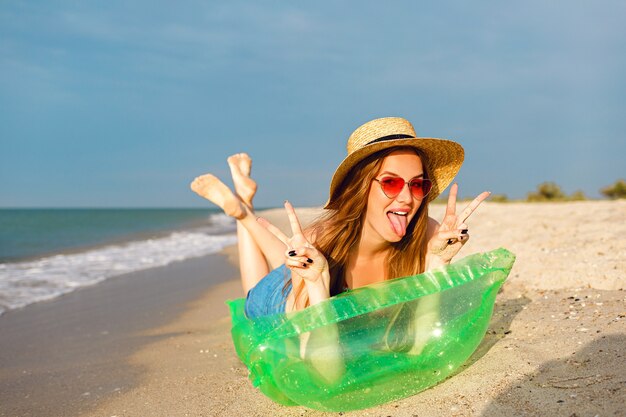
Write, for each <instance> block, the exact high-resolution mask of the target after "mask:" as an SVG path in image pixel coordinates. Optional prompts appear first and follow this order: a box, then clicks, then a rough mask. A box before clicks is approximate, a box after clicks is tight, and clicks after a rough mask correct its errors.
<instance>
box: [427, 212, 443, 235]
mask: <svg viewBox="0 0 626 417" xmlns="http://www.w3.org/2000/svg"><path fill="white" fill-rule="evenodd" d="M439 226H440V225H439V222H438V221H437V220H435V219H433V218H432V217H429V218H428V225H427V226H426V236H427V237H428V239H430V238H431V237H432V236H433V235H434V234H435V233H437V231H438V230H439Z"/></svg>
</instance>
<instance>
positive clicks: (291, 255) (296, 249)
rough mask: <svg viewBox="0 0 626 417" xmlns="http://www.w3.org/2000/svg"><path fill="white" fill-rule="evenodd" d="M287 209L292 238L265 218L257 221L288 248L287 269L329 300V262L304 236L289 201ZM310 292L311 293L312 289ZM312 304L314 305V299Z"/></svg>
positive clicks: (286, 203)
mask: <svg viewBox="0 0 626 417" xmlns="http://www.w3.org/2000/svg"><path fill="white" fill-rule="evenodd" d="M285 209H286V210H287V215H288V216H289V223H290V225H291V232H292V233H293V236H292V237H288V236H286V235H285V234H284V233H283V232H281V231H280V229H278V228H277V227H276V226H274V225H272V224H271V223H270V222H268V221H267V220H265V219H263V218H260V217H259V218H258V219H257V221H258V222H259V223H260V224H261V225H262V226H264V227H265V228H266V229H267V230H268V231H269V232H270V233H272V234H273V235H274V236H276V237H277V238H278V239H279V240H281V241H282V242H283V243H284V244H285V246H286V247H287V250H286V252H285V265H286V266H287V268H289V269H290V270H291V272H292V273H294V274H297V275H298V276H300V277H301V278H302V279H304V280H305V284H306V285H307V288H308V287H310V286H311V285H313V286H315V287H316V289H317V291H315V292H319V291H320V290H322V292H325V293H326V294H327V295H326V296H325V298H328V296H329V295H330V294H329V291H328V289H329V288H330V287H329V285H330V274H329V271H328V262H327V261H326V258H325V257H324V255H323V254H322V253H321V252H320V251H318V250H317V249H316V248H315V246H313V245H312V244H311V243H310V242H309V241H308V240H307V238H306V237H305V236H304V233H303V232H302V226H301V225H300V221H299V220H298V216H296V212H295V210H294V209H293V206H292V205H291V203H289V202H288V201H285ZM309 292H311V288H310V289H309ZM309 295H310V296H311V294H309ZM311 304H314V303H313V299H312V298H311Z"/></svg>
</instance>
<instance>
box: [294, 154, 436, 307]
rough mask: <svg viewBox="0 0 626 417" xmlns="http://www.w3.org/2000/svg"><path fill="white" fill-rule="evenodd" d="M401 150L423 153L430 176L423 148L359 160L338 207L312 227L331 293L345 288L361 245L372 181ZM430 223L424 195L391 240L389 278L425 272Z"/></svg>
mask: <svg viewBox="0 0 626 417" xmlns="http://www.w3.org/2000/svg"><path fill="white" fill-rule="evenodd" d="M398 150H409V151H411V152H414V153H415V154H416V155H417V156H419V157H420V159H421V160H422V166H423V167H424V178H429V177H428V174H429V173H428V171H427V167H428V161H427V158H426V155H425V154H424V153H423V152H421V151H420V150H419V149H416V148H413V147H393V148H388V149H385V150H382V151H380V152H377V153H375V154H373V155H370V156H369V157H367V158H365V159H363V160H362V161H360V162H359V163H358V164H356V165H355V166H354V168H353V169H352V170H351V171H350V173H349V174H348V175H347V176H346V178H345V180H344V182H343V184H342V186H341V187H340V192H339V195H337V196H336V202H337V204H336V206H337V207H338V208H337V209H336V210H329V211H328V212H327V213H325V214H324V215H323V216H322V217H320V218H319V219H318V220H317V221H315V222H314V223H313V224H312V225H311V226H310V227H309V230H311V231H312V236H314V242H313V244H314V245H315V247H316V248H317V249H318V250H319V251H320V252H322V253H323V254H324V256H325V257H326V260H327V261H328V266H329V270H330V295H331V296H333V295H336V294H339V293H341V292H342V291H343V290H344V286H345V271H346V266H347V265H348V260H349V257H350V253H351V250H352V249H353V248H356V247H357V245H358V243H359V239H360V238H361V231H362V229H363V221H364V218H365V213H366V211H367V200H368V196H369V191H370V187H371V184H372V181H373V179H374V178H375V177H376V175H377V174H378V172H379V171H380V169H381V166H382V164H383V160H384V159H385V157H386V156H388V155H389V154H391V153H392V152H395V151H398ZM427 226H428V200H427V199H426V198H424V200H422V203H421V205H420V207H419V209H418V210H417V213H416V214H415V216H414V217H413V219H411V222H410V223H409V225H408V226H407V230H406V234H405V236H404V237H403V238H402V240H400V241H399V242H394V243H390V247H389V254H388V255H387V258H386V262H387V274H386V276H387V279H392V278H399V277H403V276H409V275H415V274H419V273H422V272H424V268H425V258H426V245H427V236H426V229H427ZM301 284H302V285H300V286H299V288H293V291H294V297H295V298H294V300H297V299H298V298H300V296H301V295H302V290H303V289H304V283H301ZM286 285H287V284H286ZM308 304H309V302H308V300H306V301H304V305H305V306H307V305H308Z"/></svg>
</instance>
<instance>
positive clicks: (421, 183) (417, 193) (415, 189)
mask: <svg viewBox="0 0 626 417" xmlns="http://www.w3.org/2000/svg"><path fill="white" fill-rule="evenodd" d="M410 186H411V193H413V197H415V198H424V197H425V196H426V195H428V193H429V192H430V189H431V187H432V183H431V182H430V180H428V179H423V178H416V179H414V180H411V183H410Z"/></svg>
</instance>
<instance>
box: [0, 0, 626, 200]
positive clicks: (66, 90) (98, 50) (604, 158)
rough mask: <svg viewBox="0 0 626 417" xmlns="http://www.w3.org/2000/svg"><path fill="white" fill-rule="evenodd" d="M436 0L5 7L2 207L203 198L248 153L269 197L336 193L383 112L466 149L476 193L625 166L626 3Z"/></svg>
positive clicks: (589, 187)
mask: <svg viewBox="0 0 626 417" xmlns="http://www.w3.org/2000/svg"><path fill="white" fill-rule="evenodd" d="M425 3H426V2H412V1H406V2H393V3H389V2H387V3H383V2H361V1H359V2H357V1H351V2H348V1H343V2H329V1H319V2H307V3H302V4H297V3H294V2H277V1H275V2H262V3H261V2H238V1H229V2H223V3H218V2H200V1H198V2H193V1H189V2H184V3H177V5H178V6H177V7H173V6H165V5H164V4H165V2H151V1H150V2H148V1H135V2H125V1H109V2H93V1H81V2H75V1H72V2H69V1H66V2H63V1H59V2H41V1H39V2H38V1H31V2H18V1H11V2H2V3H0V108H2V111H0V206H1V207H204V206H206V204H205V202H204V201H203V200H201V199H200V198H199V197H196V196H195V195H194V194H192V193H191V192H190V191H189V189H188V183H189V181H190V180H191V179H193V178H194V177H195V176H196V175H198V174H201V173H204V172H213V173H215V174H217V175H218V176H221V177H224V178H226V179H227V178H228V175H227V173H228V171H227V167H226V164H225V159H226V157H227V156H228V155H230V154H231V153H235V152H240V151H246V152H248V153H250V154H251V156H252V157H253V159H254V165H253V175H254V177H255V178H256V179H257V180H258V182H259V186H260V188H259V193H258V197H257V204H258V205H259V206H266V207H267V206H277V205H280V204H281V202H282V201H283V200H284V199H286V198H287V199H290V200H291V201H293V202H294V204H296V205H301V206H302V205H320V204H322V203H324V201H325V200H326V197H327V192H328V184H329V183H330V178H331V176H332V173H333V172H334V169H335V168H336V166H337V165H338V164H339V162H340V161H341V160H342V159H343V157H344V156H345V141H346V139H347V137H348V136H349V134H350V133H351V132H352V130H354V129H355V128H356V127H358V126H359V125H360V124H362V123H364V122H366V121H368V120H370V119H373V118H376V117H383V116H402V117H406V118H407V119H409V120H410V121H411V122H412V123H413V124H414V126H415V128H416V130H417V133H418V134H419V135H421V136H430V137H442V138H450V139H454V140H457V141H459V142H460V143H461V144H462V145H463V146H464V147H465V149H466V162H465V165H464V166H463V168H462V170H461V172H460V174H459V176H458V177H457V178H458V182H459V185H460V192H461V194H462V195H466V196H469V195H472V194H477V193H479V192H480V191H483V190H485V189H486V190H491V191H492V192H494V193H505V194H507V195H509V196H510V197H517V198H518V197H523V196H525V195H526V193H527V192H528V191H532V190H534V189H535V187H536V186H537V184H539V183H540V182H542V181H555V182H557V183H558V184H560V185H561V186H562V187H563V189H564V190H565V191H566V192H568V193H571V192H573V191H575V190H578V189H582V190H583V191H584V192H585V193H586V194H587V195H589V196H593V197H597V196H599V194H598V189H599V188H601V187H603V186H606V185H608V184H612V183H613V182H614V181H615V180H617V179H618V178H624V177H625V176H626V172H625V169H624V167H625V164H624V155H626V140H625V133H624V132H626V117H625V115H626V77H625V76H624V74H626V26H625V25H624V24H623V22H624V18H626V4H625V3H624V2H621V1H599V2H590V1H588V2H581V1H574V2H572V1H563V2H543V1H527V2H497V1H484V2H461V1H459V2H429V3H430V4H425ZM172 4H173V3H172Z"/></svg>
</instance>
